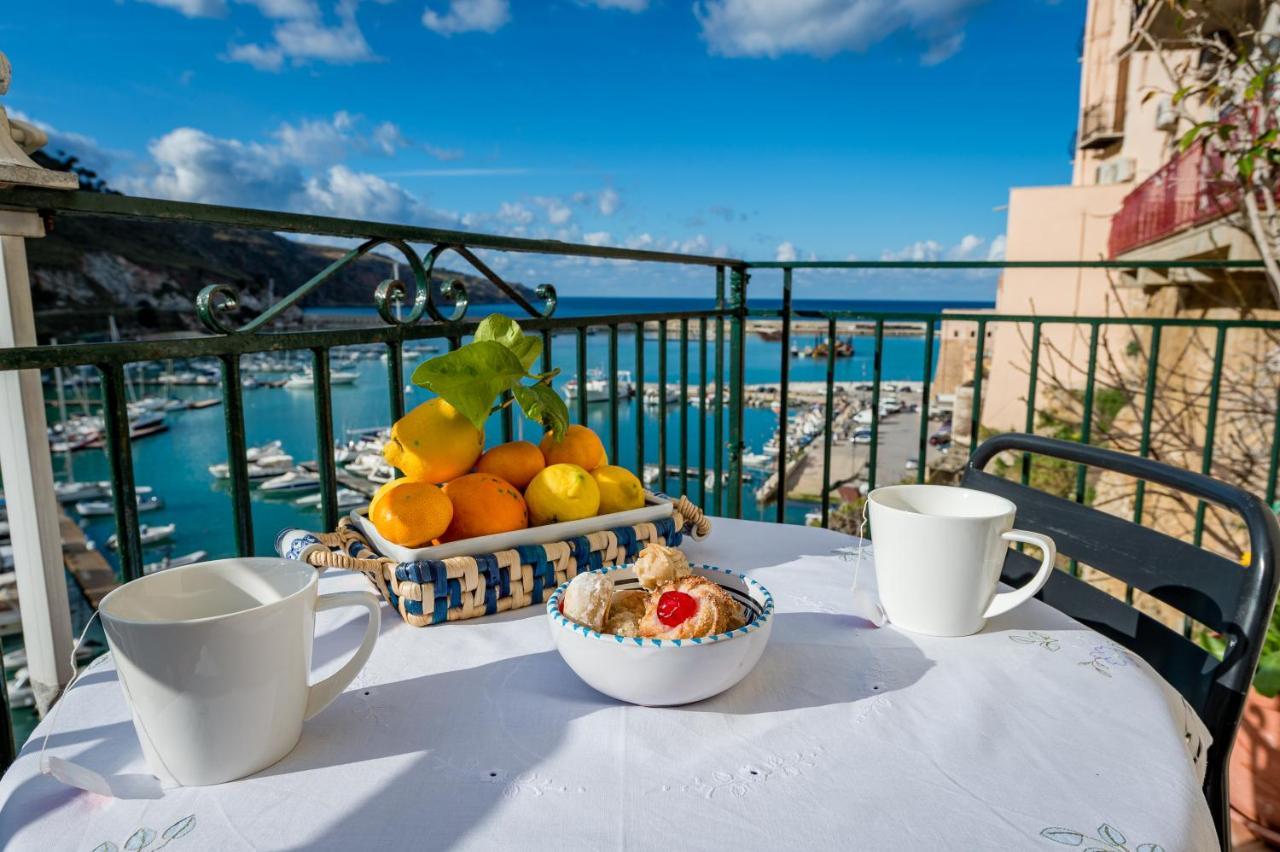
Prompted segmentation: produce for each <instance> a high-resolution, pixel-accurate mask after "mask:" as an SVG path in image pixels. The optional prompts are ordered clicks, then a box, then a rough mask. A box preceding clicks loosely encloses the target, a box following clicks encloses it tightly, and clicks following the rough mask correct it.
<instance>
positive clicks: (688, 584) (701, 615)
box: [640, 576, 737, 639]
mask: <svg viewBox="0 0 1280 852" xmlns="http://www.w3.org/2000/svg"><path fill="white" fill-rule="evenodd" d="M735 609H737V605H736V604H735V603H734V602H733V598H732V597H731V596H730V595H729V593H728V592H726V591H725V590H724V588H723V587H721V586H719V585H717V584H716V583H713V582H712V581H710V580H708V579H707V578H706V577H699V576H692V577H683V578H681V579H679V580H676V581H675V582H672V583H667V584H665V585H663V586H660V587H659V588H657V589H655V590H654V591H653V592H652V593H651V594H650V595H649V600H648V602H647V604H646V606H645V611H644V617H643V618H641V619H640V635H641V636H643V637H645V638H648V639H697V638H700V637H703V636H711V635H713V634H716V633H723V632H725V630H727V629H728V626H729V620H730V618H731V617H732V616H733V612H734V610H735Z"/></svg>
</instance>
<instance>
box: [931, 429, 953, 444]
mask: <svg viewBox="0 0 1280 852" xmlns="http://www.w3.org/2000/svg"><path fill="white" fill-rule="evenodd" d="M950 443H951V430H950V429H939V430H938V431H937V432H934V433H933V434H932V435H930V436H929V445H930V446H934V447H940V446H942V445H943V444H950Z"/></svg>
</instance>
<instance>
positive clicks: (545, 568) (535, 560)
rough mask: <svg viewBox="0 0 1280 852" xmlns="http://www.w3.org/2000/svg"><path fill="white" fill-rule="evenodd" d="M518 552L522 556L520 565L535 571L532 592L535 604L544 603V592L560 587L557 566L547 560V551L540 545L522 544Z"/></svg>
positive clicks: (517, 549)
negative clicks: (557, 580)
mask: <svg viewBox="0 0 1280 852" xmlns="http://www.w3.org/2000/svg"><path fill="white" fill-rule="evenodd" d="M516 552H517V553H519V554H520V564H521V565H528V566H529V567H530V568H531V569H532V570H533V590H532V591H531V592H530V596H531V597H532V598H533V602H534V603H542V595H543V590H545V589H554V588H555V587H556V586H557V585H559V584H558V583H557V582H556V566H555V564H554V563H552V562H551V561H550V560H549V559H547V549H546V548H545V547H543V546H542V545H540V544H522V545H520V546H518V547H517V548H516Z"/></svg>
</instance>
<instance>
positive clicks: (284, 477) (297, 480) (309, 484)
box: [258, 468, 320, 494]
mask: <svg viewBox="0 0 1280 852" xmlns="http://www.w3.org/2000/svg"><path fill="white" fill-rule="evenodd" d="M319 487H320V474H318V473H312V472H311V471H309V470H303V469H302V468H294V469H293V470H288V471H285V472H284V473H282V474H280V475H279V476H273V477H272V478H270V479H266V480H263V482H262V484H260V485H259V486H258V490H259V491H266V492H272V493H277V494H279V493H283V492H286V491H310V490H311V489H313V488H319Z"/></svg>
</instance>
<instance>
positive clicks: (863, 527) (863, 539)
mask: <svg viewBox="0 0 1280 852" xmlns="http://www.w3.org/2000/svg"><path fill="white" fill-rule="evenodd" d="M870 505H871V501H870V500H863V501H862V520H861V521H859V522H858V556H857V558H856V559H854V561H853V590H854V591H855V592H856V591H857V590H858V571H859V569H861V568H862V548H864V547H866V546H867V536H866V532H867V507H869V506H870Z"/></svg>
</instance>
